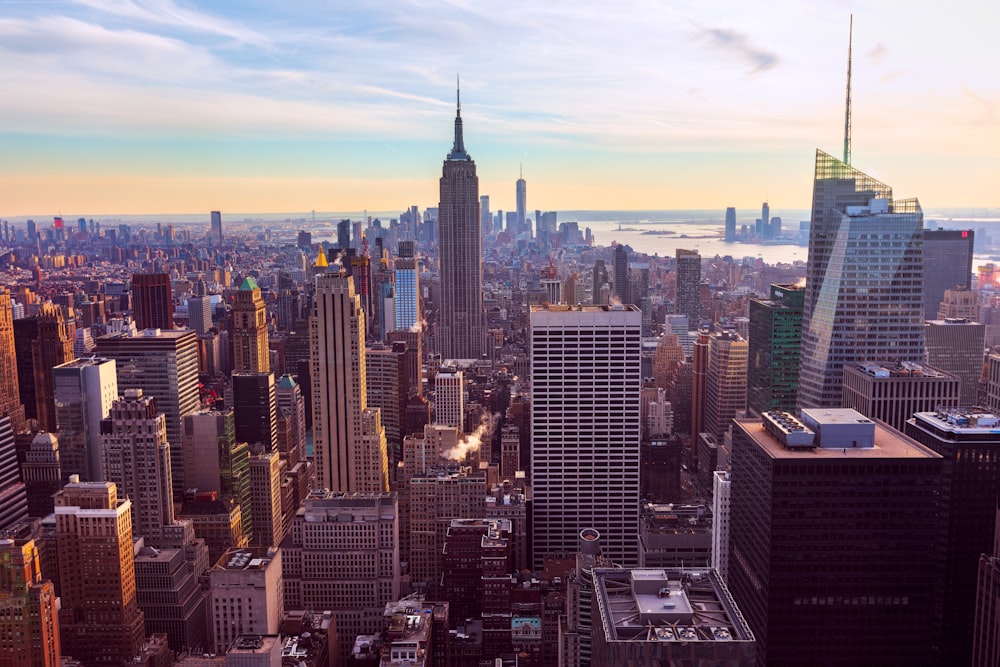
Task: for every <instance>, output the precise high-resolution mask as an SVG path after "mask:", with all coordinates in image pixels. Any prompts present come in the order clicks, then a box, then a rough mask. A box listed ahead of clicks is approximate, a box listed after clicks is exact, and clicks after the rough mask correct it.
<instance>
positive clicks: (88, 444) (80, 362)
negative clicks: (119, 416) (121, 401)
mask: <svg viewBox="0 0 1000 667" xmlns="http://www.w3.org/2000/svg"><path fill="white" fill-rule="evenodd" d="M52 377H53V383H54V389H55V406H56V422H57V423H58V425H59V461H60V463H61V466H62V474H63V479H68V477H69V475H79V476H80V479H82V480H83V481H87V482H97V481H101V480H103V479H105V478H104V477H102V476H101V420H103V419H106V418H107V417H108V415H109V414H110V413H111V405H112V403H114V401H115V399H117V398H118V375H117V373H116V367H115V360H114V359H99V358H96V357H92V358H90V359H74V360H73V361H67V362H66V363H65V364H60V365H58V366H56V367H55V368H53V369H52Z"/></svg>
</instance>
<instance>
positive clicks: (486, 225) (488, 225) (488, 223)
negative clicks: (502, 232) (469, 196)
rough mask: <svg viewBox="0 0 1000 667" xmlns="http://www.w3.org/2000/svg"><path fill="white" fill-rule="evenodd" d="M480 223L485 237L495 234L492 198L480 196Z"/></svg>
mask: <svg viewBox="0 0 1000 667" xmlns="http://www.w3.org/2000/svg"><path fill="white" fill-rule="evenodd" d="M479 221H480V222H481V223H482V226H483V230H482V231H483V237H484V238H485V237H487V236H490V235H491V234H493V214H492V213H490V196H489V195H480V197H479Z"/></svg>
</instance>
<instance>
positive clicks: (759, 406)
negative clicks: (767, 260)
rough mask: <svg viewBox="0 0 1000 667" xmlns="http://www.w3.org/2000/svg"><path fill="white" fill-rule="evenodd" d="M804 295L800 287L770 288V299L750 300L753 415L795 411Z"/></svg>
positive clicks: (749, 381) (749, 392)
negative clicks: (768, 411) (775, 411)
mask: <svg viewBox="0 0 1000 667" xmlns="http://www.w3.org/2000/svg"><path fill="white" fill-rule="evenodd" d="M804 296H805V288H803V287H801V286H799V285H771V294H770V297H769V298H767V299H753V300H751V301H750V341H749V343H750V350H749V360H748V364H747V404H748V406H749V408H750V409H751V410H752V411H753V413H754V414H758V415H759V414H762V413H764V412H765V411H767V410H786V411H792V410H794V409H795V398H796V396H797V394H798V386H799V384H798V383H799V359H800V357H801V355H802V302H803V297H804Z"/></svg>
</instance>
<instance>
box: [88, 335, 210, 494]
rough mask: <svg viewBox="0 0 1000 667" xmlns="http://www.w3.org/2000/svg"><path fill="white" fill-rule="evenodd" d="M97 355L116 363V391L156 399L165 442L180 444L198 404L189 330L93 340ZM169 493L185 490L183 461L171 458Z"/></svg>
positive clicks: (194, 355)
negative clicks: (187, 418)
mask: <svg viewBox="0 0 1000 667" xmlns="http://www.w3.org/2000/svg"><path fill="white" fill-rule="evenodd" d="M97 354H98V356H100V357H104V358H107V359H114V360H115V368H116V370H117V373H118V391H120V392H123V391H125V390H126V389H142V391H143V395H144V396H149V397H150V398H154V399H156V408H157V409H158V410H159V411H161V412H162V413H163V414H164V416H165V417H166V421H167V442H169V443H170V444H171V445H173V446H174V447H175V448H176V447H178V443H181V442H183V432H184V429H183V426H184V422H183V420H184V415H187V414H189V413H191V412H194V411H195V410H197V409H198V406H199V396H198V334H196V333H195V332H194V331H191V330H171V331H164V330H161V329H145V330H143V331H140V332H137V333H132V332H130V331H123V332H119V333H110V334H107V335H105V336H101V337H100V338H98V339H97ZM171 465H172V466H173V470H172V473H171V476H172V478H173V484H174V495H175V496H179V495H181V494H182V493H183V492H184V490H185V489H186V488H187V487H186V486H185V483H184V457H182V456H174V457H172V460H171Z"/></svg>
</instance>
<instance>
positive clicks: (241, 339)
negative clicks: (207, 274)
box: [232, 277, 271, 373]
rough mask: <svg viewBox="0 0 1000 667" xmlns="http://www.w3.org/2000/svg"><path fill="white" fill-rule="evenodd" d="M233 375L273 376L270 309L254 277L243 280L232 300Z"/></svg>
mask: <svg viewBox="0 0 1000 667" xmlns="http://www.w3.org/2000/svg"><path fill="white" fill-rule="evenodd" d="M232 317H233V339H232V340H233V372H234V373H270V372H271V354H270V352H269V351H268V346H267V307H266V305H265V304H264V299H263V297H261V295H260V287H258V286H257V283H256V281H254V279H253V278H250V277H247V278H244V279H243V282H242V283H241V284H240V288H239V289H238V290H237V291H236V294H235V298H234V299H233V312H232Z"/></svg>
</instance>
